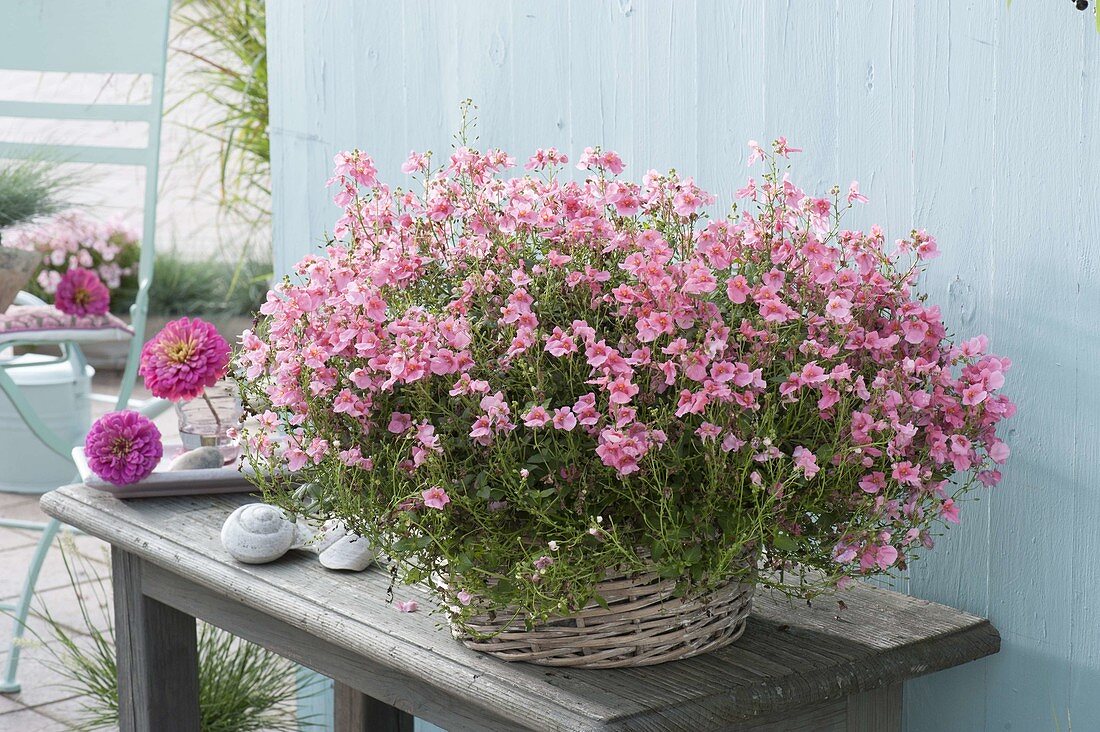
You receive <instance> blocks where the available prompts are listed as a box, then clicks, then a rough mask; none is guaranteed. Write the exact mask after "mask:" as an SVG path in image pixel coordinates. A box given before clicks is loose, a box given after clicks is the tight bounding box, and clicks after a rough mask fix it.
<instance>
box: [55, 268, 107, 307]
mask: <svg viewBox="0 0 1100 732" xmlns="http://www.w3.org/2000/svg"><path fill="white" fill-rule="evenodd" d="M54 306H55V307H56V308H57V309H58V310H60V311H61V312H63V313H65V314H66V315H77V316H81V315H103V314H104V313H106V312H107V310H108V309H109V308H110V306H111V293H110V292H109V291H108V290H107V287H106V286H105V285H104V284H103V282H101V281H100V279H99V277H98V276H96V273H95V272H92V271H91V270H89V269H81V268H80V267H77V268H76V269H70V270H69V271H68V272H66V273H65V274H64V275H62V277H61V281H60V282H59V283H58V284H57V293H56V295H55V296H54Z"/></svg>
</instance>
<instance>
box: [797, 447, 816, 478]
mask: <svg viewBox="0 0 1100 732" xmlns="http://www.w3.org/2000/svg"><path fill="white" fill-rule="evenodd" d="M791 456H792V457H793V458H794V464H795V466H797V467H798V468H799V469H800V470H801V471H802V472H803V474H805V476H806V480H810V479H811V478H813V477H814V476H815V475H817V474H818V472H819V471H820V470H821V468H820V467H818V464H817V456H815V455H814V454H813V453H812V452H810V451H809V450H807V449H806V448H804V447H802V446H801V445H799V446H797V447H795V449H794V452H792V453H791Z"/></svg>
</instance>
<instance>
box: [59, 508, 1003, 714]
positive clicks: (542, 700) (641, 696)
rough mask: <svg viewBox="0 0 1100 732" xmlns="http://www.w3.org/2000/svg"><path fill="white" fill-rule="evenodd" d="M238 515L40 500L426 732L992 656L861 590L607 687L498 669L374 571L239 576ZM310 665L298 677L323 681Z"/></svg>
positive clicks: (562, 674)
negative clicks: (239, 613) (274, 626)
mask: <svg viewBox="0 0 1100 732" xmlns="http://www.w3.org/2000/svg"><path fill="white" fill-rule="evenodd" d="M248 500H252V499H249V498H248V497H247V496H241V495H238V496H199V497H190V498H185V497H180V498H163V499H144V500H133V501H119V500H116V499H114V498H112V497H110V496H108V495H105V494H102V493H99V492H97V491H94V490H90V489H87V488H85V487H83V486H68V487H65V488H62V489H59V490H58V491H54V492H52V493H49V494H47V495H46V496H44V497H43V499H42V505H43V508H44V509H45V510H46V512H47V513H49V514H50V515H53V516H56V517H57V518H59V519H61V520H62V521H64V522H66V523H68V524H71V525H73V526H76V527H77V528H80V529H82V530H84V531H86V532H88V533H90V534H92V535H94V536H98V537H100V538H102V539H104V540H106V541H109V542H111V543H112V544H114V545H116V546H119V547H122V548H123V549H125V550H126V551H129V552H132V553H134V554H135V555H137V556H140V557H141V558H142V559H143V560H145V561H147V562H148V563H150V564H152V565H156V566H158V567H161V568H162V569H164V570H167V572H165V573H160V574H159V575H158V573H157V572H155V571H150V572H149V573H148V576H149V585H150V587H153V586H156V587H160V586H161V585H164V586H165V587H167V588H168V589H166V590H165V591H166V592H167V591H171V590H170V585H171V582H172V580H171V577H172V576H178V577H180V578H182V579H184V580H187V581H188V582H190V583H193V584H194V585H196V586H197V587H199V588H205V589H206V590H207V591H208V592H207V593H206V595H207V596H208V597H204V598H198V599H201V602H199V601H198V599H197V600H196V601H195V602H196V605H200V606H202V607H207V608H208V607H211V606H214V605H216V604H217V599H218V598H219V597H220V598H224V600H225V604H226V610H225V614H226V615H232V611H231V608H232V607H233V606H237V605H240V606H243V607H245V608H251V609H252V610H254V611H255V615H254V616H252V618H251V620H252V621H253V622H256V623H259V622H260V621H261V619H270V620H273V621H276V622H277V623H279V624H281V625H282V626H284V627H288V628H290V629H292V630H295V631H300V632H303V633H305V634H307V635H308V636H311V637H312V638H315V639H317V641H318V644H317V647H318V648H323V649H325V651H326V652H329V653H333V654H335V655H336V656H338V657H339V658H341V659H344V660H343V661H342V662H343V663H348V664H356V663H357V664H358V665H359V666H360V667H361V668H362V669H363V674H364V675H371V674H374V675H376V676H377V677H378V678H380V679H384V678H385V677H387V676H388V677H390V678H392V679H393V680H394V681H395V682H400V683H395V686H400V685H403V684H405V683H406V682H408V681H409V680H412V681H413V682H415V685H414V686H410V687H408V688H410V689H411V690H412V691H411V692H410V694H409V697H410V698H404V699H394V698H387V696H386V695H385V694H382V695H377V694H376V693H372V692H376V691H377V689H373V688H372V689H366V688H362V686H360V690H361V691H365V692H367V693H371V694H372V696H375V698H379V699H381V700H382V701H384V702H386V703H390V704H394V705H395V706H398V707H399V708H402V709H405V710H406V711H409V712H413V713H416V714H417V715H418V716H423V717H424V718H425V719H428V720H429V721H433V722H435V721H438V720H443V719H444V716H445V714H444V713H442V712H441V709H440V708H441V707H445V708H449V707H451V706H452V704H451V702H452V701H454V704H461V705H462V706H463V707H464V710H463V712H462V713H463V714H476V713H477V710H480V711H481V712H483V713H484V714H485V715H486V718H487V719H490V720H494V719H495V720H497V721H498V722H500V723H502V724H508V723H509V722H510V723H512V725H513V726H514V727H528V728H535V729H552V730H575V729H623V730H625V729H630V730H638V731H640V732H644V731H646V730H654V731H656V730H679V729H683V730H699V729H721V728H727V729H729V728H733V727H732V726H731V725H735V724H737V725H743V724H751V723H753V722H754V721H761V720H764V719H766V718H770V717H773V716H774V715H781V714H784V713H789V712H790V711H791V710H794V709H798V708H801V707H811V706H813V705H818V704H825V703H828V702H832V701H837V700H841V699H843V698H844V697H847V696H849V695H852V694H857V693H859V692H865V691H870V690H873V689H877V688H880V687H884V686H891V685H894V684H898V683H900V682H901V681H903V680H905V679H907V678H911V677H914V676H918V675H921V674H926V673H930V672H932V671H936V670H939V669H943V668H948V667H950V666H954V665H958V664H961V663H965V662H966V661H968V660H972V659H975V658H979V657H982V656H985V655H988V654H991V653H995V652H996V651H997V649H998V647H999V636H998V634H997V632H996V630H995V629H994V628H993V627H992V626H991V625H990V624H989V623H988V622H987V621H986V620H983V619H981V618H977V617H974V616H972V615H967V614H965V613H961V612H958V611H956V610H952V609H950V608H947V607H944V606H942V605H937V604H935V603H930V602H927V601H924V600H918V599H915V598H911V597H906V596H904V595H899V594H897V593H893V592H889V591H886V590H881V589H875V588H871V587H866V586H857V587H855V588H854V589H852V590H849V591H847V592H845V593H844V595H843V600H844V603H845V605H846V608H845V609H843V610H840V609H839V605H838V603H837V600H836V599H835V598H834V599H821V600H820V601H817V602H815V603H814V604H813V606H812V607H809V606H807V605H806V604H805V603H791V602H789V601H787V600H786V599H785V598H782V597H776V596H772V595H770V594H762V595H760V596H758V599H757V601H756V604H755V608H754V613H753V616H752V618H751V619H750V621H749V627H748V629H747V630H746V632H745V635H744V636H743V637H742V638H741V639H740V640H739V641H738V642H737V643H735V644H734V645H732V646H730V647H727V648H725V649H723V650H720V651H717V652H715V653H711V654H707V655H705V656H701V657H698V658H692V659H685V660H683V661H677V662H674V663H671V664H664V665H661V666H656V667H648V668H637V669H620V670H613V671H583V670H572V669H552V668H547V667H541V666H533V665H528V664H508V663H503V662H500V661H496V660H494V659H492V658H489V657H487V656H484V655H482V654H478V653H474V652H472V651H469V650H467V649H466V648H464V647H463V646H461V645H460V644H459V643H457V642H456V641H454V640H453V639H452V638H451V637H450V634H449V633H448V632H447V630H446V629H445V628H444V627H441V623H442V621H443V619H442V618H441V617H440V616H438V615H433V614H429V613H428V612H427V611H428V610H430V609H431V608H432V607H433V604H432V602H431V600H430V598H429V597H428V596H427V594H426V593H425V592H424V591H423V590H421V589H420V588H416V587H411V588H410V587H400V586H399V587H397V588H395V595H396V599H415V600H417V601H418V602H419V603H420V605H421V607H422V610H421V611H420V612H417V613H412V614H405V613H400V612H397V611H396V609H395V608H394V607H392V606H391V605H389V604H387V602H386V590H387V587H388V585H389V576H388V574H387V573H386V572H384V571H382V570H381V569H378V568H372V569H371V570H368V571H367V572H364V573H360V574H352V575H348V574H339V573H334V572H329V571H326V570H324V569H323V568H321V567H320V565H319V564H318V563H317V561H316V558H315V557H314V556H312V555H309V554H306V553H302V552H291V553H290V554H289V555H287V556H286V557H284V558H283V559H281V560H279V561H277V562H274V563H272V564H268V565H260V566H246V565H241V564H238V563H236V562H234V561H233V560H232V559H230V558H229V557H228V555H227V554H226V553H225V551H224V550H223V549H222V547H221V544H220V540H219V531H220V528H221V524H222V522H223V520H224V519H225V517H226V516H228V514H229V513H230V512H231V511H232V510H233V508H234V507H236V506H237V505H240V504H241V503H243V502H246V501H248ZM162 575H163V576H162ZM158 576H161V579H163V580H164V581H163V582H162V581H161V579H157V578H158ZM177 599H178V600H179V601H180V602H183V599H182V598H177ZM172 604H174V605H175V604H176V601H175V600H173V601H172ZM176 606H180V605H176ZM185 609H186V608H185ZM199 609H201V608H199ZM196 614H199V615H200V616H201V614H202V613H196ZM215 622H216V621H215ZM320 660H323V659H320ZM314 661H315V663H313V664H310V663H309V661H308V660H307V661H304V662H305V663H307V665H312V666H313V667H314V668H318V669H319V670H322V671H323V670H324V669H321V668H320V665H321V664H319V663H317V661H318V659H314ZM376 686H377V687H378V688H382V687H384V686H385V684H384V683H382V682H381V681H380V682H378V683H377V684H376ZM471 710H473V711H471Z"/></svg>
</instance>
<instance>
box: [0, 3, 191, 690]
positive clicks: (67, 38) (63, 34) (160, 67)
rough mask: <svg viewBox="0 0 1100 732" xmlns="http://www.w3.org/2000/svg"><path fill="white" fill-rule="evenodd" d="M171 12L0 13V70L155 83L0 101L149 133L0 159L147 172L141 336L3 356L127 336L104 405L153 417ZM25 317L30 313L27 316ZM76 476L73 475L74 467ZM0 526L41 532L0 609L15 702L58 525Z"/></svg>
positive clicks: (121, 8) (19, 336)
mask: <svg viewBox="0 0 1100 732" xmlns="http://www.w3.org/2000/svg"><path fill="white" fill-rule="evenodd" d="M170 7H171V1H170V0H4V2H3V8H2V10H0V19H2V20H0V69H3V70H16V71H38V72H61V73H82V74H102V75H111V74H138V75H145V76H148V77H150V78H151V82H152V93H151V96H150V99H149V101H148V102H147V103H141V104H94V103H93V104H68V103H56V102H26V101H3V100H0V117H20V118H31V119H47V120H106V121H123V122H143V123H145V124H146V125H147V127H148V137H147V142H146V144H145V146H143V147H133V148H131V147H104V146H92V145H60V144H49V143H24V142H0V158H6V159H27V158H35V159H37V158H42V157H43V156H46V157H47V158H48V159H51V160H57V161H59V162H72V163H91V164H112V165H129V166H139V167H142V168H144V169H145V196H144V214H143V218H144V222H143V223H144V226H143V235H142V240H141V261H140V263H139V266H138V291H137V297H136V300H135V302H134V305H133V306H132V307H131V308H130V315H131V327H132V333H133V334H136V336H137V337H130V335H129V334H123V333H120V332H119V329H118V327H117V324H115V323H106V324H105V325H104V327H103V328H92V329H91V330H79V331H77V330H69V331H65V330H64V328H60V329H59V328H50V329H41V330H35V329H27V328H20V329H14V330H10V331H9V332H8V333H7V335H6V336H5V334H4V333H3V332H0V350H3V349H4V348H7V347H9V346H14V345H24V346H26V345H29V346H37V345H43V344H49V345H52V346H57V347H59V348H60V349H61V356H60V357H59V358H60V359H64V360H68V361H70V362H71V363H75V364H77V365H78V366H79V365H81V364H83V356H82V354H81V352H80V343H82V342H84V343H86V342H89V341H97V340H112V339H117V338H119V337H130V348H129V353H128V357H127V362H126V367H125V371H124V372H123V376H122V383H121V386H120V387H119V393H118V395H117V397H114V396H112V397H106V398H107V399H109V400H110V401H111V402H113V403H114V404H115V408H116V409H125V408H138V409H141V410H142V411H143V412H146V413H147V414H155V413H158V412H160V411H163V409H165V408H167V406H169V405H168V403H167V402H161V401H160V400H152V401H149V402H145V403H141V404H135V403H134V402H132V400H131V399H130V396H131V394H132V391H133V386H134V381H135V378H136V376H137V367H138V359H139V356H140V352H141V346H142V343H141V334H142V333H144V330H145V320H146V315H147V310H148V303H149V286H150V284H151V282H152V278H153V258H154V252H155V246H154V233H155V229H156V203H157V169H158V162H159V156H160V127H161V115H162V112H163V97H164V75H165V59H166V55H167V45H168V18H169V10H170ZM0 95H2V92H0ZM17 302H18V303H19V305H17V306H13V308H14V307H23V308H29V309H37V310H36V311H35V312H36V313H40V314H45V315H47V316H48V315H49V313H48V309H49V306H46V305H45V303H41V301H38V302H37V303H35V302H34V301H33V300H32V299H30V298H29V297H28V296H26V295H25V294H23V295H21V298H20V300H18V301H17ZM43 308H45V309H43ZM23 312H24V314H27V311H23ZM31 315H34V313H31ZM0 317H3V316H0ZM18 367H19V366H18V364H16V363H13V362H12V361H10V360H8V361H0V391H3V393H4V394H5V395H6V396H7V398H8V399H10V400H11V402H12V404H13V406H14V407H15V409H16V411H17V412H18V413H19V415H20V417H22V419H23V421H24V422H25V423H26V425H27V427H28V429H30V430H31V431H33V432H34V434H35V435H37V437H38V438H39V439H40V440H42V442H43V443H45V444H46V445H47V446H48V447H49V448H50V449H51V450H53V451H54V452H56V453H58V454H59V455H61V456H63V457H64V458H66V459H68V460H71V459H72V456H71V450H72V447H73V445H71V444H69V441H68V440H66V439H63V438H62V437H60V436H59V435H57V434H56V433H55V432H54V431H53V430H51V429H50V428H49V427H48V426H47V425H46V424H44V423H43V421H42V419H40V418H39V416H38V415H37V414H36V413H35V411H34V409H33V408H32V407H31V405H30V404H29V403H28V401H27V400H26V398H25V397H24V396H23V395H22V394H21V393H20V390H19V388H18V386H17V385H16V384H15V382H14V381H13V380H12V378H11V376H10V374H9V373H8V371H9V370H10V369H11V368H18ZM73 472H74V474H75V473H76V467H75V465H74V466H73ZM0 527H6V528H11V529H23V530H34V531H41V532H42V536H41V538H40V540H39V542H38V547H37V551H36V553H35V555H34V558H33V559H32V561H31V563H30V566H28V567H27V573H26V575H25V578H24V582H23V588H22V591H21V594H20V596H19V598H18V600H16V602H14V603H9V604H7V605H0V610H3V611H7V612H8V613H10V614H12V615H13V616H14V628H13V631H12V640H11V644H10V650H9V652H8V656H7V659H6V660H5V664H4V669H3V673H2V675H0V692H2V693H14V692H17V691H19V688H20V687H19V684H18V682H17V680H16V671H17V668H18V664H19V652H20V643H19V641H20V639H21V638H22V636H23V633H24V631H25V629H26V626H25V623H26V619H27V614H28V611H29V609H30V603H31V600H32V598H33V596H34V588H35V585H36V584H37V581H38V574H39V572H40V571H41V568H42V562H43V560H44V559H45V556H46V553H47V552H48V551H49V548H50V546H51V544H52V542H53V540H54V537H55V536H56V535H57V532H58V529H59V524H58V522H57V521H56V520H51V521H49V522H47V523H38V522H29V521H17V520H11V519H0Z"/></svg>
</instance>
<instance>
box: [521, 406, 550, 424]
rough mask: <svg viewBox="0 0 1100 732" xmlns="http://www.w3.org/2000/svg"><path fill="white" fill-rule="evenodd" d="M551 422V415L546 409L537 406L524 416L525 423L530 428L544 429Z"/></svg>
mask: <svg viewBox="0 0 1100 732" xmlns="http://www.w3.org/2000/svg"><path fill="white" fill-rule="evenodd" d="M549 421H550V413H549V412H547V411H546V409H545V407H540V406H535V407H532V408H531V409H530V410H528V412H527V414H525V415H523V423H524V424H525V425H527V426H528V427H543V426H545V425H546V423H547V422H549Z"/></svg>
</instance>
